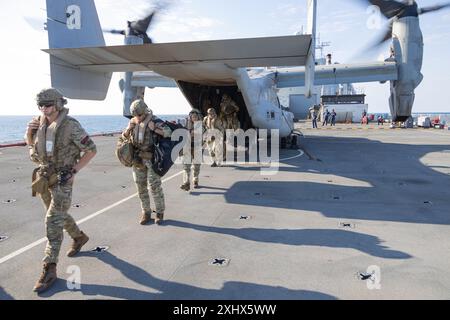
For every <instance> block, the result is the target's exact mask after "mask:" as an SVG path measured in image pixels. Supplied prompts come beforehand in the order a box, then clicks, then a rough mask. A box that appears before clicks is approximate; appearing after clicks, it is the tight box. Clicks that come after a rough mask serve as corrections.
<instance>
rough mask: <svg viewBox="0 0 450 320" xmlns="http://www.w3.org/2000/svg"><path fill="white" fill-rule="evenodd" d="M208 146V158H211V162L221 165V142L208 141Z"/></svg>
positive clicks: (216, 140)
mask: <svg viewBox="0 0 450 320" xmlns="http://www.w3.org/2000/svg"><path fill="white" fill-rule="evenodd" d="M207 146H208V152H209V156H210V157H211V159H212V161H213V162H215V163H217V164H221V163H222V161H223V150H224V148H223V141H218V139H215V140H209V141H208V142H207Z"/></svg>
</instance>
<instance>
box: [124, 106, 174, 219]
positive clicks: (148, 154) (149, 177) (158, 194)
mask: <svg viewBox="0 0 450 320" xmlns="http://www.w3.org/2000/svg"><path fill="white" fill-rule="evenodd" d="M153 119H154V117H153V115H152V114H151V113H150V114H148V115H147V118H146V119H145V120H144V121H143V122H142V123H141V124H134V123H131V122H130V129H129V130H125V131H124V132H123V136H124V137H125V138H130V139H131V141H132V143H133V146H134V147H135V149H136V156H137V157H136V160H135V163H134V164H133V179H134V182H135V183H136V187H137V190H138V194H139V199H140V200H141V207H142V211H143V212H144V213H145V214H147V215H150V214H151V212H152V210H151V206H150V196H149V193H148V185H150V189H151V193H152V196H153V201H154V202H155V211H156V212H157V214H161V215H163V214H164V211H165V203H164V192H163V189H162V186H161V177H160V176H159V175H158V174H156V173H155V171H154V170H153V169H152V162H151V159H152V157H153V146H154V136H153V135H154V134H155V133H154V132H153V131H151V130H150V128H149V127H148V123H149V122H150V121H151V120H153ZM161 129H162V130H163V131H164V137H170V135H171V130H170V128H168V127H162V128H161Z"/></svg>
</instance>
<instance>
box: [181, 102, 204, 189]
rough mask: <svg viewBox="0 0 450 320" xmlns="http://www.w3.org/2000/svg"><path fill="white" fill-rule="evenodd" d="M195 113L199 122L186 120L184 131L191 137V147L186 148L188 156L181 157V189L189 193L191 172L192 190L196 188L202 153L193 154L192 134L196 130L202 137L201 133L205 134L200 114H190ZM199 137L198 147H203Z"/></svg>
mask: <svg viewBox="0 0 450 320" xmlns="http://www.w3.org/2000/svg"><path fill="white" fill-rule="evenodd" d="M192 112H194V113H197V114H198V119H199V121H196V122H192V121H191V119H190V118H188V119H187V120H186V129H188V130H189V133H190V135H191V146H190V148H188V150H189V151H188V154H184V155H183V185H182V186H181V189H183V190H186V191H189V189H190V180H191V179H190V178H191V171H192V173H193V176H192V183H193V185H194V188H197V187H198V181H199V175H200V167H201V162H202V157H201V156H202V153H200V154H198V155H197V154H195V141H194V132H195V131H197V130H200V133H201V135H202V136H203V133H204V132H205V127H204V126H203V122H202V120H201V119H202V116H201V112H200V111H199V110H197V109H193V111H191V113H192ZM202 136H200V139H202V140H201V141H197V144H198V145H199V146H202V145H203V137H202ZM198 156H200V157H201V158H200V159H198V158H197V157H198Z"/></svg>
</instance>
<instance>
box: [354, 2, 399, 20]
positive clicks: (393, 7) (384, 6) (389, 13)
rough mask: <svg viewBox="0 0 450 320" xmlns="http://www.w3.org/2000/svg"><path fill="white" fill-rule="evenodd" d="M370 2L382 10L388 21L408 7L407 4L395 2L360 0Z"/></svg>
mask: <svg viewBox="0 0 450 320" xmlns="http://www.w3.org/2000/svg"><path fill="white" fill-rule="evenodd" d="M360 1H363V2H365V3H367V2H369V3H370V4H372V5H374V6H378V7H379V8H380V11H381V13H382V14H383V15H384V16H385V17H386V18H388V19H390V18H393V17H395V16H396V15H398V14H399V13H400V12H402V10H403V9H404V8H405V7H406V4H404V3H401V2H397V1H394V0H360Z"/></svg>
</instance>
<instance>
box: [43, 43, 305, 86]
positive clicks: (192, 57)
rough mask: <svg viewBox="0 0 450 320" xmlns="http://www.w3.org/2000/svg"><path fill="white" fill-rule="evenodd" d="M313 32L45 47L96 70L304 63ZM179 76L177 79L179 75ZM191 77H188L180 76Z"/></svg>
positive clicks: (159, 71)
mask: <svg viewBox="0 0 450 320" xmlns="http://www.w3.org/2000/svg"><path fill="white" fill-rule="evenodd" d="M310 45H311V36H310V35H298V36H282V37H266V38H249V39H231V40H214V41H197V42H176V43H160V44H144V45H122V46H103V47H87V48H67V49H46V50H43V51H45V52H47V53H49V54H50V55H51V56H53V57H56V58H58V59H60V60H62V61H64V62H65V63H68V64H70V65H71V66H73V67H75V68H79V69H80V70H87V71H94V72H127V71H152V70H154V68H156V67H157V68H158V73H160V74H162V75H165V74H164V67H166V66H167V67H168V68H171V67H173V66H176V67H179V68H182V67H183V66H184V65H193V64H195V65H205V64H206V65H207V64H222V65H225V66H227V67H229V68H231V69H235V68H240V67H266V66H267V67H268V66H303V65H305V62H306V57H307V53H308V51H309V48H310ZM177 80H178V79H177ZM180 80H189V79H180Z"/></svg>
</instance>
